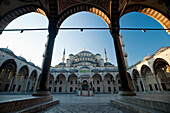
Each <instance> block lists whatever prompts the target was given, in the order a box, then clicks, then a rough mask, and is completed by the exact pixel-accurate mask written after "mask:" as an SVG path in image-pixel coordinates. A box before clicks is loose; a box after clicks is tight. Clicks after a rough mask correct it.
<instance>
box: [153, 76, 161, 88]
mask: <svg viewBox="0 0 170 113" xmlns="http://www.w3.org/2000/svg"><path fill="white" fill-rule="evenodd" d="M153 76H154V78H155V81H156V85H157V86H158V91H162V88H161V85H160V82H159V80H158V76H157V75H156V74H153Z"/></svg>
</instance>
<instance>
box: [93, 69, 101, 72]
mask: <svg viewBox="0 0 170 113" xmlns="http://www.w3.org/2000/svg"><path fill="white" fill-rule="evenodd" d="M91 71H92V72H100V71H101V70H100V69H92V70H91Z"/></svg>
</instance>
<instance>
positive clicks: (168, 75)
mask: <svg viewBox="0 0 170 113" xmlns="http://www.w3.org/2000/svg"><path fill="white" fill-rule="evenodd" d="M169 67H170V65H169V63H168V62H167V61H166V60H164V59H162V58H157V59H156V60H155V61H154V63H153V69H154V72H155V75H156V78H157V81H158V85H159V87H160V89H161V90H165V91H169V90H170V68H169Z"/></svg>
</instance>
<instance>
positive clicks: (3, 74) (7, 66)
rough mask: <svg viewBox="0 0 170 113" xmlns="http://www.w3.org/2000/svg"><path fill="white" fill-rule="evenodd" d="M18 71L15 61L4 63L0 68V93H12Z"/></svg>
mask: <svg viewBox="0 0 170 113" xmlns="http://www.w3.org/2000/svg"><path fill="white" fill-rule="evenodd" d="M16 70H17V64H16V62H15V61H14V60H13V59H9V60H6V61H5V62H3V64H2V65H1V67H0V92H4V91H10V89H11V87H12V84H13V79H14V78H15V74H16Z"/></svg>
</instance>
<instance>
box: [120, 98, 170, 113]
mask: <svg viewBox="0 0 170 113" xmlns="http://www.w3.org/2000/svg"><path fill="white" fill-rule="evenodd" d="M117 99H118V100H120V101H123V102H127V103H131V104H135V105H137V106H142V107H147V108H151V109H155V110H159V111H162V112H169V113H170V102H165V101H162V100H154V99H152V98H142V97H141V98H139V97H138V98H136V97H126V96H125V97H118V98H117Z"/></svg>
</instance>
